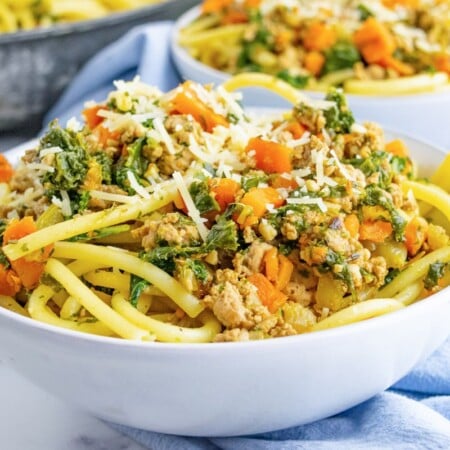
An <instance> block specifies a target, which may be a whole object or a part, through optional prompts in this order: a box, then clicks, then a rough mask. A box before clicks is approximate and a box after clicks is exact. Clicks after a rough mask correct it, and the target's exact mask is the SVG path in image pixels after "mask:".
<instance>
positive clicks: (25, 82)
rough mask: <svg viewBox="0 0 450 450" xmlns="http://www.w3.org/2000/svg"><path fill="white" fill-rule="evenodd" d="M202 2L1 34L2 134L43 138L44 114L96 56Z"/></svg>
mask: <svg viewBox="0 0 450 450" xmlns="http://www.w3.org/2000/svg"><path fill="white" fill-rule="evenodd" d="M20 3H23V2H20ZM74 3H76V5H77V7H78V5H79V4H81V2H74ZM196 3H197V0H183V1H178V0H165V1H164V2H159V3H155V4H152V5H148V6H144V7H142V8H139V9H134V10H129V11H120V12H117V13H115V14H109V15H108V16H105V17H101V18H98V19H94V20H83V21H78V22H72V23H60V24H55V25H54V26H51V27H47V28H42V27H41V28H34V29H32V30H26V31H19V32H17V33H0V60H1V61H2V70H1V71H0V99H1V102H0V131H5V130H15V131H17V130H19V129H22V133H23V134H25V133H26V134H27V135H33V134H35V133H37V132H38V131H39V130H40V129H41V128H42V126H43V124H42V119H43V116H44V114H45V113H46V112H47V111H48V110H49V109H50V107H51V106H52V105H54V104H55V102H56V101H57V99H58V98H59V96H60V95H61V93H62V92H63V90H64V89H65V88H66V87H67V85H68V84H69V83H70V82H71V80H72V79H73V77H74V76H75V74H76V73H77V72H78V71H79V70H80V68H81V67H82V66H83V64H84V63H86V62H87V61H88V60H89V59H90V58H91V57H92V56H93V55H95V54H96V53H97V52H99V51H100V50H101V49H102V48H104V47H105V46H107V45H109V44H111V43H113V42H114V41H116V40H117V39H119V38H120V37H121V36H123V35H124V34H125V33H126V32H127V31H129V30H130V29H132V28H133V27H135V26H137V25H142V24H149V23H151V22H155V21H161V20H174V19H175V18H177V17H178V16H179V15H180V14H182V13H183V12H184V11H186V10H187V9H188V8H190V7H192V6H193V5H194V4H196ZM14 4H19V2H14ZM67 49H70V51H67Z"/></svg>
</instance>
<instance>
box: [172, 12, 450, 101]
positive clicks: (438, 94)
mask: <svg viewBox="0 0 450 450" xmlns="http://www.w3.org/2000/svg"><path fill="white" fill-rule="evenodd" d="M199 13H200V5H197V6H194V7H192V8H190V9H188V10H187V11H185V12H184V13H183V14H182V15H181V16H180V17H178V19H177V20H176V21H175V24H174V27H173V29H172V33H171V37H170V49H171V53H172V55H173V59H174V62H175V66H177V68H178V65H179V62H180V61H182V62H183V64H185V65H189V66H191V67H193V68H194V69H195V70H196V71H198V72H203V73H204V74H205V75H206V76H208V77H209V78H211V80H212V82H215V81H216V80H217V79H220V81H221V82H223V81H226V80H227V79H228V78H230V77H231V76H232V74H229V73H227V72H223V71H221V70H218V69H215V68H213V67H210V66H208V65H206V64H204V63H202V62H200V61H198V60H197V59H195V58H193V57H192V56H191V55H190V54H189V52H188V51H187V50H186V48H184V47H183V46H181V45H180V44H179V43H178V35H179V33H180V30H181V29H182V28H184V27H185V26H186V25H188V24H189V23H191V22H192V21H193V20H194V19H196V18H197V17H198V16H199ZM178 71H179V72H181V70H180V69H178ZM300 90H301V91H302V92H304V93H305V94H308V95H310V96H312V97H317V96H319V95H320V96H321V95H323V94H324V93H323V92H321V91H314V90H311V89H300ZM344 94H345V95H346V97H347V98H348V99H350V100H352V101H355V102H356V101H360V102H378V103H388V102H389V101H390V102H395V103H399V102H402V103H407V104H411V105H412V106H413V105H414V106H416V105H417V104H418V103H419V102H421V101H422V102H426V101H433V100H442V98H444V100H447V101H450V79H449V83H448V88H447V89H445V90H443V91H434V92H433V91H432V92H419V93H413V94H397V95H378V94H374V95H364V94H352V93H349V92H344Z"/></svg>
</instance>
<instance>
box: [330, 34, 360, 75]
mask: <svg viewBox="0 0 450 450" xmlns="http://www.w3.org/2000/svg"><path fill="white" fill-rule="evenodd" d="M358 61H361V57H360V55H359V52H358V49H357V48H356V47H355V46H354V45H353V44H352V43H351V42H347V41H340V42H337V43H336V44H335V45H334V46H333V47H331V48H330V49H329V50H328V51H327V52H326V53H325V64H324V67H323V70H322V75H326V74H327V73H332V72H337V71H339V70H343V69H351V68H352V67H353V66H354V64H355V63H357V62H358Z"/></svg>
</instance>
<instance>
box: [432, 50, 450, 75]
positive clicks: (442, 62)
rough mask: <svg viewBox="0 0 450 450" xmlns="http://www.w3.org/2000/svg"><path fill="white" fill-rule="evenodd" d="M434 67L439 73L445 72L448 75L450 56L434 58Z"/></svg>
mask: <svg viewBox="0 0 450 450" xmlns="http://www.w3.org/2000/svg"><path fill="white" fill-rule="evenodd" d="M434 67H436V70H438V71H439V72H447V73H448V74H449V75H450V55H446V54H445V53H442V54H440V55H437V56H436V57H435V58H434Z"/></svg>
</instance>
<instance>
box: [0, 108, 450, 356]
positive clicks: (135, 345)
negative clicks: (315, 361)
mask: <svg viewBox="0 0 450 450" xmlns="http://www.w3.org/2000/svg"><path fill="white" fill-rule="evenodd" d="M249 109H250V110H251V109H253V110H254V109H259V110H264V108H249ZM266 110H269V111H270V110H272V111H278V112H280V111H282V110H283V109H282V108H266ZM383 131H384V132H387V133H390V134H394V135H395V136H396V137H399V138H402V139H403V138H406V139H408V140H409V141H411V142H414V143H415V144H418V145H420V146H425V147H431V148H433V150H436V151H437V152H438V153H441V154H442V156H445V154H446V151H445V150H444V149H443V148H441V147H439V146H437V145H435V144H432V143H430V142H427V140H424V139H422V138H416V137H413V136H411V135H409V134H407V133H404V132H401V131H396V130H395V129H391V128H385V127H383ZM36 142H37V139H32V140H29V141H26V142H24V143H23V144H19V145H18V146H16V147H14V148H12V149H10V150H8V151H6V152H5V153H4V154H5V155H6V156H10V157H11V156H12V155H14V156H17V154H18V153H20V154H21V153H23V152H24V151H25V150H26V149H28V148H30V146H32V145H36ZM449 293H450V286H448V287H446V288H444V289H442V290H441V291H438V292H436V293H435V294H432V295H430V296H429V297H427V298H425V299H423V300H420V301H417V302H415V303H413V304H411V305H408V306H406V307H405V308H402V309H400V310H397V311H393V312H389V313H386V314H383V315H381V316H376V317H372V318H370V319H366V320H363V321H359V322H355V323H351V324H348V325H344V326H340V327H336V328H330V329H326V330H320V331H314V332H310V333H303V334H298V335H293V336H284V337H282V338H270V339H263V340H254V341H239V342H207V343H175V342H170V343H168V342H141V341H131V340H126V339H121V338H116V337H109V336H98V335H93V334H88V333H82V332H79V331H74V330H69V329H65V328H61V327H57V326H55V325H50V324H47V323H44V322H39V321H38V320H36V319H32V318H31V317H25V316H22V315H20V314H18V313H14V312H13V311H10V310H8V309H6V308H3V307H0V316H3V317H2V319H3V318H6V320H12V321H13V322H16V326H23V327H26V328H29V329H31V330H33V331H36V332H38V333H44V334H46V335H47V337H50V338H52V339H53V338H59V339H63V340H67V341H73V339H74V340H75V342H76V343H79V344H82V343H87V344H89V343H96V344H98V345H100V346H102V347H105V349H109V348H111V349H112V348H115V347H120V348H127V349H135V350H138V349H139V351H148V352H153V351H158V349H165V350H164V351H169V350H170V351H175V352H179V351H183V352H190V351H203V352H208V353H209V352H215V351H216V349H217V348H221V349H226V350H223V351H233V349H239V350H240V351H244V352H246V351H249V350H251V351H254V350H253V349H256V350H258V349H272V346H274V345H275V346H281V345H282V343H284V344H285V345H288V346H289V345H294V346H298V345H306V344H308V343H309V342H311V341H318V340H319V341H320V340H321V339H325V340H327V339H328V338H330V339H333V338H336V339H337V338H343V337H345V336H347V335H349V334H357V333H359V332H364V331H365V330H364V329H365V328H367V329H368V330H369V329H373V328H377V327H382V326H383V325H384V324H389V323H391V322H392V321H394V322H396V323H398V322H402V321H404V320H407V318H408V316H409V315H411V314H416V313H417V312H420V310H421V309H423V308H426V309H428V308H430V307H433V306H434V305H435V304H436V303H437V302H440V303H443V304H447V307H449V306H450V295H446V294H449ZM448 333H449V334H450V329H449V332H448ZM181 349H182V350H181ZM275 349H276V347H275Z"/></svg>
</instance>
